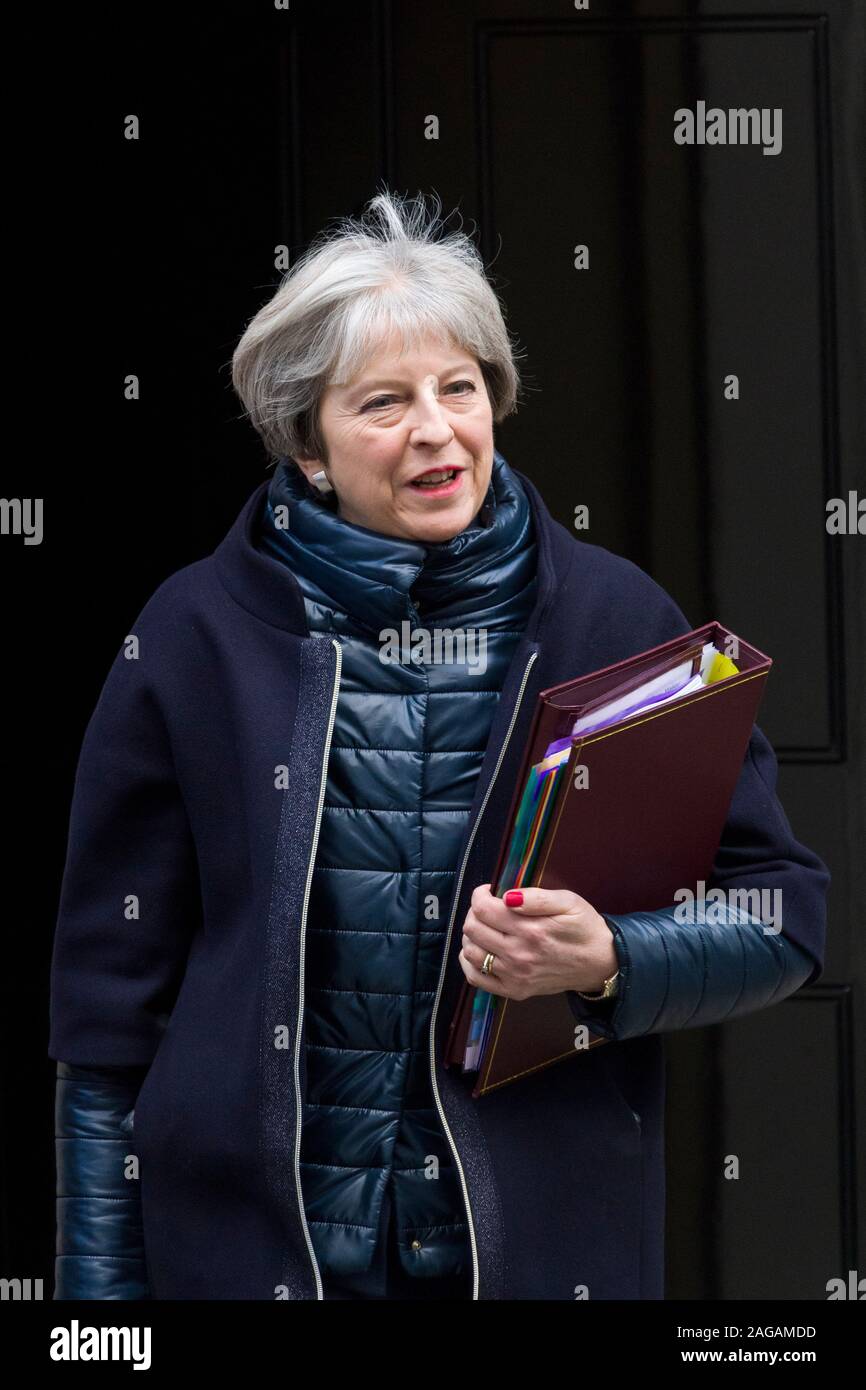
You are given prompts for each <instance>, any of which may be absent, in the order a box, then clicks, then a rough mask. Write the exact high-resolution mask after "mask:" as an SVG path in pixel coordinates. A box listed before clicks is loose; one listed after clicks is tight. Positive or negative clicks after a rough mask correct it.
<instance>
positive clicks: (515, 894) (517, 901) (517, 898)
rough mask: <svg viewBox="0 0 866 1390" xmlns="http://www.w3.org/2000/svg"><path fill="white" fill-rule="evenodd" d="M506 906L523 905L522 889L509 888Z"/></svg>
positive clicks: (506, 895)
mask: <svg viewBox="0 0 866 1390" xmlns="http://www.w3.org/2000/svg"><path fill="white" fill-rule="evenodd" d="M505 906H506V907H522V906H523V894H522V893H521V891H520V889H519V888H509V890H508V892H507V893H506V894H505Z"/></svg>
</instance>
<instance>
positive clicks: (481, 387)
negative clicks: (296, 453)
mask: <svg viewBox="0 0 866 1390" xmlns="http://www.w3.org/2000/svg"><path fill="white" fill-rule="evenodd" d="M400 347H401V344H400V341H399V338H397V337H396V336H395V335H393V334H392V335H391V336H390V337H389V338H388V340H387V342H386V343H385V344H384V345H383V347H382V349H381V351H379V352H378V353H377V354H376V355H375V356H373V357H371V358H369V359H368V361H367V364H366V366H365V367H364V369H363V370H362V371H361V372H360V373H359V374H358V376H356V377H355V379H354V380H353V381H350V382H347V383H346V384H345V385H343V386H328V387H326V389H325V391H324V392H323V394H322V398H321V402H320V410H319V430H320V433H321V435H322V437H323V439H324V441H325V447H326V449H327V453H328V461H327V463H324V462H323V461H322V460H321V459H305V458H298V459H297V462H298V465H299V467H300V468H302V469H303V471H304V474H305V475H306V477H307V478H308V479H312V475H313V474H314V473H316V472H317V471H318V470H319V469H320V468H324V469H325V472H326V474H327V476H328V479H329V481H330V483H331V484H332V486H333V488H334V491H335V493H336V495H337V503H338V510H339V514H340V516H341V517H343V518H344V519H345V520H346V521H350V522H353V523H354V524H355V525H356V526H365V527H367V528H368V530H371V531H378V532H380V533H381V534H382V535H386V536H401V537H403V538H404V539H406V540H413V541H446V540H450V539H451V538H452V536H456V535H457V534H458V532H460V531H462V530H464V529H465V527H467V526H468V525H469V523H470V522H471V521H472V520H473V518H474V517H475V516H476V514H477V513H478V510H479V508H480V507H481V504H482V502H483V501H484V498H485V496H486V493H487V489H488V486H489V484H490V473H491V469H492V466H493V412H492V410H491V406H490V398H489V396H488V394H487V388H486V385H485V382H484V377H483V375H482V373H481V368H480V367H479V365H478V361H477V359H476V358H475V357H473V356H472V354H471V353H469V352H466V351H464V350H463V349H462V348H459V347H456V346H454V345H449V344H448V343H443V342H441V341H439V340H438V339H434V338H429V339H425V340H424V342H423V343H422V344H421V346H420V347H419V348H418V349H413V350H412V351H411V352H404V353H402V354H401V352H400ZM451 470H455V472H454V476H453V478H452V479H451V480H450V481H447V482H439V483H438V484H427V485H425V484H423V483H419V482H418V479H419V478H421V476H422V475H423V474H425V473H430V472H431V471H435V473H439V472H450V471H451ZM434 476H435V474H434Z"/></svg>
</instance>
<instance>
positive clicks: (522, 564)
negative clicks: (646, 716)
mask: <svg viewBox="0 0 866 1390" xmlns="http://www.w3.org/2000/svg"><path fill="white" fill-rule="evenodd" d="M278 506H284V507H286V508H287V509H288V516H289V525H288V526H285V525H283V526H280V527H278V526H276V525H275V521H274V509H275V507H278ZM532 530H533V528H532V515H531V511H530V507H529V502H528V499H527V496H526V493H525V491H524V489H523V487H522V486H521V484H520V482H519V481H518V479H517V478H516V477H515V475H514V474H513V473H512V471H511V469H510V468H509V467H508V464H507V463H506V461H505V459H504V458H503V457H502V455H501V454H500V453H498V451H496V450H494V456H493V469H492V473H491V480H490V486H489V488H488V491H487V496H486V497H485V500H484V503H483V505H482V507H481V509H480V511H479V513H478V515H477V517H476V518H475V520H474V521H473V523H472V524H471V525H470V526H467V527H466V528H465V529H464V530H463V531H461V532H460V533H459V535H457V536H454V537H453V538H452V539H451V540H448V541H443V542H439V543H427V544H425V543H421V542H416V541H410V540H404V539H402V538H400V537H398V536H386V535H382V534H381V533H380V532H378V531H371V530H369V529H368V528H366V527H364V526H357V525H354V524H353V523H351V522H348V521H345V520H344V519H343V518H342V517H340V516H339V515H338V514H337V512H336V510H335V509H334V506H333V504H332V500H331V498H329V499H328V500H327V501H324V500H322V499H320V498H319V497H317V496H315V495H314V494H312V493H311V492H310V489H309V488H308V487H307V485H306V483H305V482H304V481H303V479H302V478H300V477H299V476H298V474H297V472H296V471H295V469H294V468H293V466H292V465H291V463H290V461H289V460H288V459H285V458H283V459H280V460H279V462H278V464H277V467H276V470H275V473H274V477H273V479H272V481H271V484H270V487H269V489H268V500H267V503H266V505H265V508H264V513H263V517H262V530H261V539H260V544H261V546H262V548H263V549H265V550H266V551H267V552H268V553H269V554H271V555H273V556H275V557H276V558H278V559H281V560H282V561H283V562H284V563H285V564H287V565H288V566H289V568H290V569H291V571H292V573H293V574H294V575H295V577H296V578H297V579H298V580H299V582H300V584H301V587H302V589H303V590H304V592H305V593H306V594H308V595H310V596H312V597H315V598H318V599H320V600H322V601H324V602H325V603H326V604H327V605H328V606H329V607H332V608H337V609H340V610H341V611H343V612H345V613H350V614H351V615H352V616H353V617H354V618H356V619H357V620H358V621H360V622H361V623H364V624H365V625H366V626H368V627H370V628H371V629H373V630H379V629H380V628H382V627H383V625H387V624H392V623H399V622H400V621H401V619H404V618H406V617H407V616H408V615H409V613H410V609H409V603H410V601H411V602H414V603H415V605H416V608H417V609H418V611H419V612H420V614H421V615H422V620H423V619H424V618H427V617H431V618H432V617H435V618H437V619H439V620H442V619H445V618H449V619H453V620H454V621H456V620H457V619H458V618H459V617H461V616H462V617H463V618H464V619H465V618H467V617H470V616H473V615H477V614H483V613H485V612H487V611H489V610H490V609H491V608H492V607H493V606H494V605H502V604H507V602H508V600H509V599H511V598H514V597H515V596H516V595H518V594H519V593H520V592H521V590H522V589H524V588H525V587H526V586H527V585H528V584H529V583H530V582H531V580H532V578H533V576H534V574H535V555H534V538H533V534H532ZM410 590H411V595H410Z"/></svg>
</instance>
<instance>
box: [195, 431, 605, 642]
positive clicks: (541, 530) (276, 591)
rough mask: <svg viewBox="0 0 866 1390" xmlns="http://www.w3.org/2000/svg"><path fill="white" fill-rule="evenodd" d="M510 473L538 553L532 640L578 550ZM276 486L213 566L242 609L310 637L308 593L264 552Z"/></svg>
mask: <svg viewBox="0 0 866 1390" xmlns="http://www.w3.org/2000/svg"><path fill="white" fill-rule="evenodd" d="M500 457H501V455H500ZM510 472H511V474H512V476H513V477H514V478H516V479H517V480H518V482H519V483H520V484H522V486H523V489H524V491H525V493H526V496H527V498H528V500H529V506H530V509H531V513H532V520H533V523H534V530H535V538H536V543H537V547H538V568H537V576H538V590H537V597H536V604H535V608H534V609H533V611H532V614H531V616H530V618H529V622H528V624H527V628H526V633H525V635H526V636H527V637H528V638H530V639H531V638H533V637H534V635H535V634H536V633H537V632H538V631H539V630H540V627H541V625H542V623H543V621H544V618H545V615H546V611H547V609H548V607H549V605H550V603H551V601H552V600H553V598H554V596H555V593H556V587H557V584H558V583H559V582H560V581H561V579H562V577H563V575H564V572H565V567H567V566H568V565H569V564H570V563H571V561H572V560H573V558H574V552H575V551H576V550H577V549H578V545H577V544H576V543H575V540H574V538H573V537H571V536H570V535H569V534H568V532H566V531H565V529H564V527H562V526H560V525H559V524H558V523H557V522H556V521H554V519H553V517H552V516H551V515H550V513H549V511H548V510H547V507H546V506H545V504H544V501H543V499H542V497H541V495H540V493H539V492H538V490H537V488H536V487H535V486H534V484H533V483H531V482H530V480H529V479H528V478H527V477H526V475H525V474H523V473H521V472H519V471H518V470H517V469H516V468H512V469H510ZM272 481H273V480H272V479H271V478H268V479H266V480H265V481H264V482H262V483H260V484H259V486H258V487H257V488H256V489H255V490H254V491H253V492H252V493H251V494H250V496H249V497H248V498H247V500H246V502H245V503H244V505H243V507H242V508H241V510H240V513H239V514H238V516H237V518H236V520H235V521H234V522H233V523H232V525H231V526H230V528H229V530H228V532H227V533H226V535H225V536H224V537H223V539H222V540H221V541H220V543H219V545H218V546H217V547H216V549H215V551H214V553H213V560H214V563H215V566H216V572H217V575H218V577H219V580H220V582H221V584H222V585H223V588H224V589H225V590H226V591H227V592H228V593H229V594H230V595H231V597H232V598H233V599H234V600H235V602H236V603H239V604H240V605H241V607H242V608H245V609H246V610H247V611H248V612H249V613H252V614H253V615H254V616H255V617H257V618H260V619H261V620H262V622H265V623H269V624H270V625H271V626H272V627H277V628H282V629H284V630H285V631H287V632H292V633H295V634H296V635H297V636H300V637H309V636H310V631H309V628H308V625H307V618H306V612H305V608H304V598H303V593H302V590H301V587H300V585H299V584H298V581H297V579H296V578H295V576H294V575H293V574H292V572H291V570H290V569H289V568H288V566H287V565H286V564H285V563H284V562H283V561H282V560H279V559H277V558H276V557H275V556H273V555H269V554H268V553H267V552H266V551H264V550H261V549H259V536H260V535H261V528H262V525H263V522H264V519H265V508H266V506H267V500H268V492H269V489H270V486H271V483H272ZM467 529H468V528H467ZM557 575H558V576H559V578H557Z"/></svg>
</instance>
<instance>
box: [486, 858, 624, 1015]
mask: <svg viewBox="0 0 866 1390" xmlns="http://www.w3.org/2000/svg"><path fill="white" fill-rule="evenodd" d="M490 887H491V885H490V884H489V883H482V884H480V885H479V886H478V887H477V888H476V889H475V891H474V893H473V894H472V906H471V907H470V909H469V911H468V912H467V914H466V921H465V922H464V923H463V949H462V950H461V952H460V957H459V959H460V964H461V966H462V967H463V973H464V975H465V976H466V978H467V980H468V981H469V983H470V984H472V985H478V986H479V987H480V988H481V989H483V990H486V991H487V993H488V994H498V995H502V996H503V997H504V998H506V999H529V998H531V997H532V996H533V995H535V994H559V993H560V992H562V991H563V990H567V989H579V990H583V991H585V992H586V993H587V994H594V993H595V992H596V991H597V990H600V989H601V988H602V986H603V984H604V982H605V980H606V979H607V978H608V976H609V975H613V974H615V973H616V971H617V969H618V967H619V961H618V959H617V954H616V950H615V949H614V939H613V932H612V931H611V929H610V927H609V926H608V925H607V922H605V920H604V918H603V917H602V916H601V915H600V914H599V913H598V912H596V910H595V908H594V907H593V906H592V904H591V903H588V902H587V901H586V899H585V898H581V897H580V896H579V895H578V894H577V893H572V892H570V891H569V890H568V889H565V888H562V889H552V888H522V889H515V890H513V891H514V892H515V893H516V892H519V893H521V894H522V896H523V902H522V905H521V906H514V907H508V906H507V905H506V903H505V901H504V899H503V898H496V897H494V896H493V894H492V893H491V891H490ZM488 951H492V952H493V955H494V956H495V960H494V961H493V963H492V965H491V968H490V973H489V974H488V975H482V973H481V967H482V965H483V964H484V957H485V956H486V955H487V952H488Z"/></svg>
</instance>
